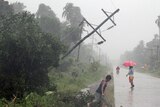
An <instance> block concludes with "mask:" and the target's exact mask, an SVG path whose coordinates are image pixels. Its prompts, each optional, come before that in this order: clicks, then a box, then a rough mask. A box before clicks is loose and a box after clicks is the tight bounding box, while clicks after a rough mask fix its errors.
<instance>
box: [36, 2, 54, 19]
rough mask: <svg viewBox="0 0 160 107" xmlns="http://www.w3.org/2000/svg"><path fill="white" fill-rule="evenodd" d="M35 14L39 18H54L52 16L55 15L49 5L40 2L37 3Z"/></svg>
mask: <svg viewBox="0 0 160 107" xmlns="http://www.w3.org/2000/svg"><path fill="white" fill-rule="evenodd" d="M36 16H37V17H38V18H40V17H50V18H54V17H56V14H55V13H54V12H53V11H52V9H51V8H50V7H49V6H47V5H45V4H43V3H42V4H40V5H39V8H38V11H37V13H36Z"/></svg>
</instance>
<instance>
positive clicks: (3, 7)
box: [0, 0, 13, 16]
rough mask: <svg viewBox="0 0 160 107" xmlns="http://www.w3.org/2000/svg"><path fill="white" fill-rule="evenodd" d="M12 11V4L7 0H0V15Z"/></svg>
mask: <svg viewBox="0 0 160 107" xmlns="http://www.w3.org/2000/svg"><path fill="white" fill-rule="evenodd" d="M10 13H13V8H12V6H10V5H9V3H8V1H4V0H0V16H2V15H7V14H10Z"/></svg>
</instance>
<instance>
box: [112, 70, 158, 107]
mask: <svg viewBox="0 0 160 107" xmlns="http://www.w3.org/2000/svg"><path fill="white" fill-rule="evenodd" d="M127 72H128V70H127V69H121V70H120V73H119V75H117V74H116V72H114V88H115V90H114V92H115V103H116V104H115V105H116V107H121V106H122V107H160V78H156V77H152V76H149V75H146V74H143V73H138V72H135V74H134V77H135V78H134V84H135V87H134V88H133V89H132V88H130V84H129V82H128V77H126V74H127Z"/></svg>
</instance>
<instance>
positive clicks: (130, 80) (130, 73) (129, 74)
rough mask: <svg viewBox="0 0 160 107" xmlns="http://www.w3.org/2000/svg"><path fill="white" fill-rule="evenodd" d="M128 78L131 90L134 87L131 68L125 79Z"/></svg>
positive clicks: (130, 67) (131, 67)
mask: <svg viewBox="0 0 160 107" xmlns="http://www.w3.org/2000/svg"><path fill="white" fill-rule="evenodd" d="M127 76H129V82H130V84H131V88H133V87H134V84H133V79H134V70H133V66H129V72H128V73H127V74H126V77H127Z"/></svg>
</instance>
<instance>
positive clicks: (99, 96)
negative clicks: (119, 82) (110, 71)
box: [87, 75, 112, 107]
mask: <svg viewBox="0 0 160 107" xmlns="http://www.w3.org/2000/svg"><path fill="white" fill-rule="evenodd" d="M111 78H112V77H111V75H107V76H106V78H105V79H104V80H102V81H101V83H100V84H99V87H98V88H97V90H96V92H95V98H94V100H93V101H91V102H89V103H87V107H91V106H92V104H94V103H99V102H101V103H102V105H103V104H105V105H108V103H107V101H106V100H105V99H104V92H105V89H106V87H107V84H108V82H109V81H110V80H111Z"/></svg>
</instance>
